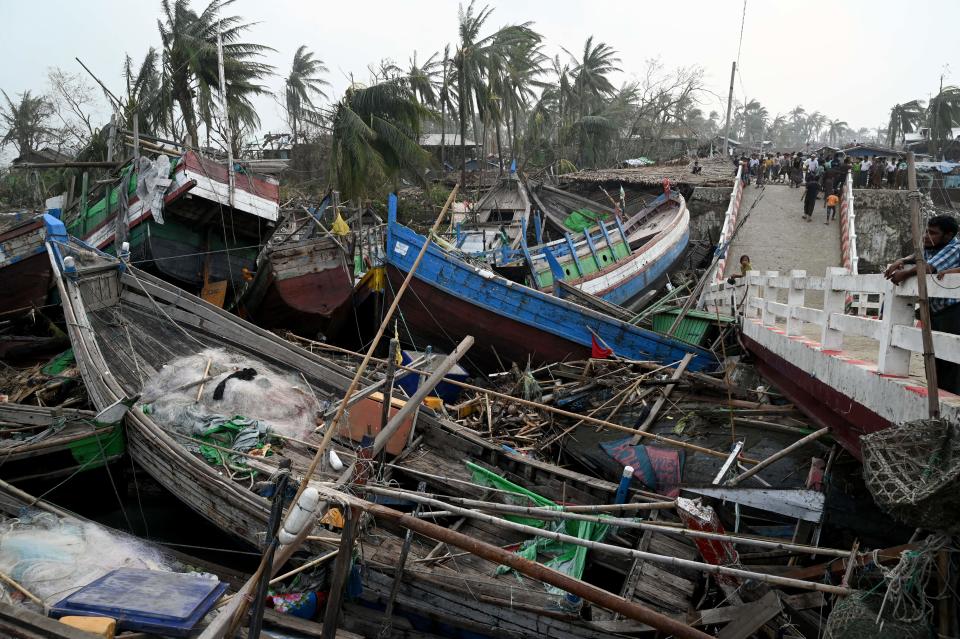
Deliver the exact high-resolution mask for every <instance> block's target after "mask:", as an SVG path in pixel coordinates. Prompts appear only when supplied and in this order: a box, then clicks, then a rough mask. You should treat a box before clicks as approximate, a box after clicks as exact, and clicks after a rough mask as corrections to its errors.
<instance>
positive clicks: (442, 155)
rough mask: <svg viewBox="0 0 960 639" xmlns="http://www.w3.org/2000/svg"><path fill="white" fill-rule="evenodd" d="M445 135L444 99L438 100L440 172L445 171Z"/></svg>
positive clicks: (445, 112) (445, 109)
mask: <svg viewBox="0 0 960 639" xmlns="http://www.w3.org/2000/svg"><path fill="white" fill-rule="evenodd" d="M446 135H447V103H446V100H444V101H442V102H440V172H441V173H446V172H447V157H446V153H445V152H446V146H445V144H446V141H447V140H446Z"/></svg>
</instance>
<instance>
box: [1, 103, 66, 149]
mask: <svg viewBox="0 0 960 639" xmlns="http://www.w3.org/2000/svg"><path fill="white" fill-rule="evenodd" d="M2 93H3V97H4V99H5V100H6V101H7V106H6V108H5V109H3V108H0V120H2V121H3V123H4V126H5V127H6V132H5V133H4V134H3V139H0V148H3V147H5V146H6V145H7V144H13V146H14V147H15V148H16V149H17V152H18V153H19V154H20V155H21V156H23V155H26V154H28V153H30V152H31V151H35V150H36V149H37V148H38V147H39V146H40V145H41V144H43V142H44V141H45V140H46V139H47V136H48V135H49V134H50V132H51V129H50V126H49V125H48V121H49V119H50V117H51V116H52V115H53V105H52V104H50V102H49V101H48V100H47V99H46V98H44V97H43V96H39V95H38V96H34V95H31V94H30V91H24V92H23V93H21V94H20V101H19V102H14V101H13V100H11V99H10V96H9V95H7V92H6V91H2Z"/></svg>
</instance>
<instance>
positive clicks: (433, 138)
mask: <svg viewBox="0 0 960 639" xmlns="http://www.w3.org/2000/svg"><path fill="white" fill-rule="evenodd" d="M441 139H442V140H443V148H444V153H443V155H444V160H446V161H445V162H444V166H443V168H444V170H445V171H455V170H457V169H458V168H459V167H460V134H459V133H444V134H443V135H441V134H439V133H424V134H423V135H421V136H420V146H422V147H423V148H424V149H425V150H426V151H429V152H430V155H432V156H433V159H434V160H435V161H436V163H437V164H440V140H441ZM465 142H466V147H467V148H466V152H467V170H468V171H476V170H477V168H476V167H477V166H478V163H477V161H476V160H475V159H474V157H475V156H476V148H477V143H476V142H474V141H473V140H471V139H470V138H465Z"/></svg>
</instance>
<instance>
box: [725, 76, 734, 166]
mask: <svg viewBox="0 0 960 639" xmlns="http://www.w3.org/2000/svg"><path fill="white" fill-rule="evenodd" d="M736 75H737V61H736V60H734V61H733V67H732V68H731V69H730V92H729V93H728V94H727V123H726V124H725V125H724V127H723V158H724V159H727V157H728V155H729V152H728V151H727V146H728V145H729V143H730V109H731V108H732V107H733V78H734V76H736Z"/></svg>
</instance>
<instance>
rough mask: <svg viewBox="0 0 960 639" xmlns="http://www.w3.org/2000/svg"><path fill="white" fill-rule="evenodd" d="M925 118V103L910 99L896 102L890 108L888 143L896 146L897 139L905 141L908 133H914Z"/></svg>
mask: <svg viewBox="0 0 960 639" xmlns="http://www.w3.org/2000/svg"><path fill="white" fill-rule="evenodd" d="M922 119H923V103H922V102H921V101H920V100H910V101H909V102H905V103H903V104H896V105H894V107H893V108H892V109H890V124H888V125H887V143H888V144H889V145H890V146H894V145H895V144H896V143H897V141H898V140H899V142H901V143H903V141H904V139H905V138H906V134H907V133H913V131H914V129H916V127H918V126H919V125H920V122H921V120H922Z"/></svg>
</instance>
